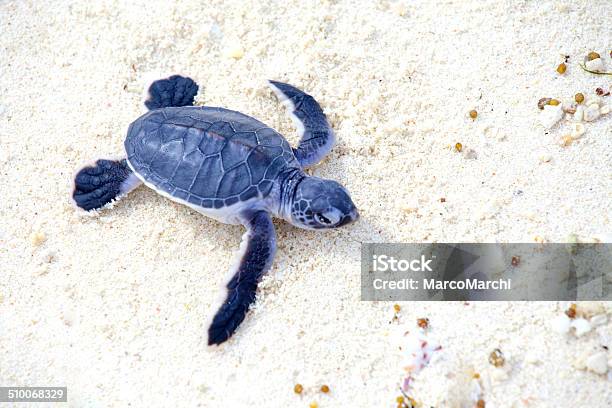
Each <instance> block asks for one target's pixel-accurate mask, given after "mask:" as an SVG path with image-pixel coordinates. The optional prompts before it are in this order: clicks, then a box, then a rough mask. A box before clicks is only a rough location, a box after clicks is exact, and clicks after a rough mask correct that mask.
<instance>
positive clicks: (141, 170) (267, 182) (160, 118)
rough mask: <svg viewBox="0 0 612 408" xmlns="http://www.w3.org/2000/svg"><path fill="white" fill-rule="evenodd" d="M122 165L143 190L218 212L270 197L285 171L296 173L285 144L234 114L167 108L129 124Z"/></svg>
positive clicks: (268, 130) (258, 124)
mask: <svg viewBox="0 0 612 408" xmlns="http://www.w3.org/2000/svg"><path fill="white" fill-rule="evenodd" d="M125 150H126V152H127V160H128V162H129V164H130V165H131V167H132V169H133V170H134V171H135V172H136V173H137V174H138V175H139V176H140V177H141V178H142V179H144V181H145V182H147V183H148V184H151V185H152V186H154V187H155V188H156V189H158V190H161V191H164V192H166V193H168V194H170V195H171V196H173V197H176V198H178V199H181V200H184V201H187V202H189V203H191V204H193V205H196V206H200V207H203V208H222V207H224V206H230V205H232V204H235V203H237V202H239V201H246V200H248V199H251V198H254V197H260V198H265V197H267V196H268V195H269V194H270V191H271V189H272V186H273V183H274V180H275V179H276V177H277V176H278V175H279V173H280V172H282V171H283V170H285V169H287V168H291V167H295V168H299V167H300V164H299V162H298V161H297V159H296V158H295V155H294V153H293V150H292V149H291V146H290V145H289V143H288V142H287V141H286V140H285V138H284V137H283V136H281V135H280V134H279V133H278V132H276V131H275V130H274V129H272V128H270V127H269V126H266V125H265V124H263V123H261V122H260V121H258V120H256V119H254V118H252V117H250V116H247V115H244V114H242V113H240V112H236V111H232V110H228V109H224V108H212V107H204V106H203V107H199V106H198V107H196V106H189V107H179V108H176V107H171V108H163V109H157V110H153V111H150V112H148V113H146V114H145V115H143V116H141V117H140V118H138V119H137V120H136V121H134V122H133V123H132V124H131V125H130V127H129V129H128V135H127V138H126V139H125Z"/></svg>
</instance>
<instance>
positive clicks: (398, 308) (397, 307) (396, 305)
mask: <svg viewBox="0 0 612 408" xmlns="http://www.w3.org/2000/svg"><path fill="white" fill-rule="evenodd" d="M393 310H395V313H399V311H400V310H402V308H401V306H400V305H398V304H395V305H393Z"/></svg>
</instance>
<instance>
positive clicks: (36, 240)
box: [30, 231, 47, 247]
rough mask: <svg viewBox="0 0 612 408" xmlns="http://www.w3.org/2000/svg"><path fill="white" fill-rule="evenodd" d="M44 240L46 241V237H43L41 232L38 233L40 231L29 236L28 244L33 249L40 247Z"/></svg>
mask: <svg viewBox="0 0 612 408" xmlns="http://www.w3.org/2000/svg"><path fill="white" fill-rule="evenodd" d="M46 240H47V237H46V236H45V234H44V233H43V232H40V231H38V232H34V233H32V235H30V242H31V243H32V245H33V246H35V247H36V246H40V245H42V243H43V242H45V241H46Z"/></svg>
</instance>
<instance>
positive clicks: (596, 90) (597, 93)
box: [595, 88, 610, 96]
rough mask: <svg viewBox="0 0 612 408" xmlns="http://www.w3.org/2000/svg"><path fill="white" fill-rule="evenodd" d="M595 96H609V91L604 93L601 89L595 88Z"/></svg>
mask: <svg viewBox="0 0 612 408" xmlns="http://www.w3.org/2000/svg"><path fill="white" fill-rule="evenodd" d="M595 94H596V95H598V96H610V91H605V90H604V89H603V88H595Z"/></svg>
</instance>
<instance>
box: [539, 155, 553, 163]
mask: <svg viewBox="0 0 612 408" xmlns="http://www.w3.org/2000/svg"><path fill="white" fill-rule="evenodd" d="M538 159H539V160H540V162H542V163H548V162H549V161H551V160H552V156H551V155H550V154H548V153H542V154H540V156H538Z"/></svg>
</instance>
